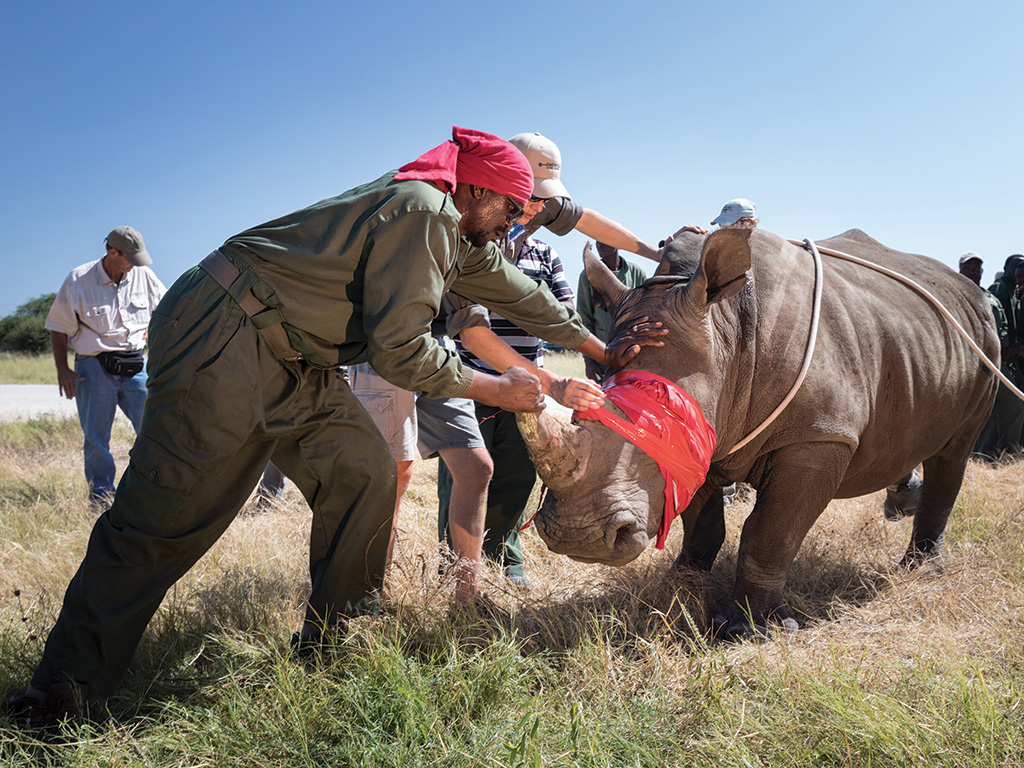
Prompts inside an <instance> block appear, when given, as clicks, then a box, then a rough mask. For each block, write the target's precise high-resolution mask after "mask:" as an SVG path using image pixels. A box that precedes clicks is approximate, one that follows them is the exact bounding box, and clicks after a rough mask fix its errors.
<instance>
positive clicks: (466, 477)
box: [441, 448, 494, 489]
mask: <svg viewBox="0 0 1024 768" xmlns="http://www.w3.org/2000/svg"><path fill="white" fill-rule="evenodd" d="M441 458H443V459H444V463H445V464H447V465H448V470H449V471H450V472H451V474H452V485H454V486H460V487H463V488H467V489H468V488H476V489H482V488H486V487H487V485H488V484H489V483H490V482H491V477H492V476H493V475H494V460H493V459H491V454H490V453H488V452H487V449H486V448H448V449H445V450H444V451H442V452H441Z"/></svg>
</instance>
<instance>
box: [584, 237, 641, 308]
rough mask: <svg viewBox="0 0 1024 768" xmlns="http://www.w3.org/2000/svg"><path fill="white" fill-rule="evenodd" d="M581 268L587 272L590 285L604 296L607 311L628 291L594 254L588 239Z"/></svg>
mask: <svg viewBox="0 0 1024 768" xmlns="http://www.w3.org/2000/svg"><path fill="white" fill-rule="evenodd" d="M583 268H584V269H585V270H586V272H587V280H588V281H589V283H590V285H591V287H592V288H593V289H594V291H595V292H596V293H599V294H600V295H601V296H602V297H603V298H604V300H605V306H606V307H607V308H608V310H609V311H611V308H612V307H614V306H615V305H616V304H618V303H619V301H621V300H622V298H623V297H624V296H625V295H626V294H627V293H629V291H630V289H629V288H627V287H626V286H625V285H623V284H622V282H621V281H620V280H619V278H617V277H616V276H615V274H614V273H613V272H612V271H611V270H610V269H608V267H606V266H605V263H604V262H603V261H601V260H600V259H599V258H597V256H595V255H594V252H593V251H592V250H591V249H590V241H589V240H588V241H587V245H586V247H585V248H584V249H583Z"/></svg>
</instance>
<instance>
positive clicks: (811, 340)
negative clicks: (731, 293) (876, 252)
mask: <svg viewBox="0 0 1024 768" xmlns="http://www.w3.org/2000/svg"><path fill="white" fill-rule="evenodd" d="M788 242H790V243H792V244H793V245H799V246H803V247H805V248H807V249H808V250H809V251H810V252H811V256H812V257H813V258H814V305H813V309H812V312H811V328H810V331H809V332H808V339H807V349H806V351H805V352H804V364H803V366H802V367H801V368H800V373H799V374H798V375H797V377H796V381H795V382H794V383H793V386H792V388H791V389H790V390H789V394H787V395H786V397H785V398H783V400H782V402H781V403H779V405H778V407H777V408H776V409H775V410H774V411H772V412H771V415H769V416H768V418H767V419H765V420H764V421H763V422H761V424H760V425H759V426H758V427H757V428H756V429H755V430H754V431H753V432H751V433H750V434H749V435H747V436H746V437H745V438H743V439H742V440H741V441H740V442H738V443H737V444H736V445H735V446H733V448H732V450H731V451H729V453H727V454H726V456H730V455H732V454H733V453H735V452H736V451H738V450H739V449H740V448H742V447H743V446H745V445H746V444H747V443H749V442H750V441H751V440H753V439H754V438H755V437H757V436H758V435H759V434H761V432H762V431H764V430H765V429H766V428H767V427H768V425H769V424H771V423H772V422H773V421H775V419H777V418H778V416H779V414H780V413H782V411H783V410H784V409H785V408H786V406H787V405H789V402H790V401H791V400H792V399H793V398H794V397H795V396H796V393H797V391H798V390H799V389H800V385H801V384H803V381H804V378H805V377H806V376H807V369H808V368H810V365H811V358H812V356H813V354H814V345H815V342H816V341H817V337H818V318H819V316H820V314H821V286H822V269H821V255H820V253H824V254H826V255H828V256H832V257H834V258H837V259H843V260H845V261H849V262H852V263H854V264H859V265H860V266H862V267H867V268H868V269H873V270H874V271H875V272H879V273H880V274H883V275H886V276H887V277H891V278H892V279H894V280H897V281H898V282H901V283H903V284H904V285H906V286H907V287H909V288H911V289H912V290H914V291H916V292H917V293H919V294H921V296H923V297H924V298H925V299H926V300H927V301H928V302H929V303H930V304H931V305H932V306H934V307H935V308H936V309H937V310H939V313H940V314H941V315H942V316H943V317H945V318H946V319H947V320H949V322H950V323H951V324H952V325H953V327H954V328H955V329H956V332H957V333H959V334H960V336H961V337H962V338H963V340H964V341H966V342H967V345H968V346H969V347H970V348H971V349H972V350H973V351H974V353H975V354H976V355H977V356H978V357H979V358H980V359H981V362H982V363H983V364H984V365H985V367H986V368H988V369H989V370H990V371H991V372H992V373H993V374H994V375H995V377H996V378H997V379H999V381H1000V382H1002V384H1003V385H1004V386H1005V387H1006V388H1007V389H1009V390H1010V391H1011V392H1012V393H1013V394H1014V395H1016V396H1017V397H1018V398H1020V399H1021V400H1024V392H1021V391H1020V390H1019V389H1017V387H1015V386H1014V385H1013V383H1012V382H1010V380H1009V379H1007V378H1006V376H1004V375H1003V372H1002V371H1000V370H999V367H998V366H997V365H996V364H995V363H993V362H992V361H991V360H989V358H988V356H986V355H985V353H984V352H982V351H981V347H979V346H978V345H977V344H976V343H975V341H974V339H972V338H971V337H970V334H968V333H967V331H966V330H965V329H964V327H963V326H962V325H960V323H959V322H958V321H957V319H956V318H955V317H953V315H952V313H950V311H949V310H948V309H946V308H945V307H944V306H943V305H942V302H941V301H939V300H938V299H937V298H935V296H933V295H932V294H931V293H930V292H929V291H928V289H926V288H925V287H924V286H922V285H920V284H918V283H916V282H914V281H913V280H911V279H910V278H909V277H907V276H906V275H901V274H900V273H899V272H894V271H893V270H891V269H887V268H886V267H883V266H881V265H880V264H875V263H874V262H872V261H868V260H866V259H862V258H859V257H857V256H852V255H850V254H849V253H843V252H842V251H834V250H832V249H830V248H824V249H821V252H820V253H819V250H818V246H817V245H815V243H814V241H813V240H810V239H805V240H804V241H803V242H802V243H800V242H797V241H796V240H789V241H788Z"/></svg>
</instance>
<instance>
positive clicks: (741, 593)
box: [714, 443, 852, 639]
mask: <svg viewBox="0 0 1024 768" xmlns="http://www.w3.org/2000/svg"><path fill="white" fill-rule="evenodd" d="M851 455H852V452H851V450H850V448H849V446H846V445H843V444H840V443H812V444H806V445H794V446H787V447H785V448H782V449H779V450H777V451H774V452H773V453H772V454H770V455H769V456H767V457H766V459H765V464H764V471H763V472H762V473H761V478H760V482H758V483H756V484H755V487H756V489H757V501H756V502H755V504H754V510H753V512H751V513H750V516H749V517H748V518H747V519H746V521H745V522H744V523H743V532H742V534H741V535H740V548H739V557H738V558H737V563H736V583H735V586H734V587H733V591H732V596H731V598H730V600H729V603H728V605H726V606H725V609H724V610H723V611H722V612H721V613H720V614H718V615H717V616H716V617H715V620H714V624H715V631H716V634H718V635H719V636H721V637H724V638H727V639H732V638H738V637H741V636H743V635H745V634H748V633H750V632H752V631H753V632H763V631H764V630H765V629H766V628H767V627H768V625H769V624H770V623H777V624H782V626H783V627H784V628H785V629H786V631H789V632H795V631H796V630H797V627H798V625H797V623H796V621H795V620H794V619H793V618H792V617H791V616H790V615H789V611H788V610H787V608H786V605H785V601H784V600H783V589H784V588H785V586H786V577H787V575H788V573H789V568H790V566H791V565H792V564H793V560H794V558H795V557H796V554H797V552H798V551H799V549H800V545H801V544H802V543H803V540H804V537H805V536H806V535H807V531H809V530H810V528H811V526H812V525H814V521H815V520H817V519H818V517H819V515H821V513H822V511H823V510H824V509H825V507H826V506H827V505H828V503H829V501H831V500H832V498H833V496H834V495H835V492H836V489H837V488H838V487H839V484H840V482H841V481H842V479H843V475H844V474H845V472H846V467H847V465H848V464H849V462H850V457H851Z"/></svg>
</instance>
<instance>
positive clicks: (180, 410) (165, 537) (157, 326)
mask: <svg viewBox="0 0 1024 768" xmlns="http://www.w3.org/2000/svg"><path fill="white" fill-rule="evenodd" d="M149 343H150V351H149V368H148V373H149V394H148V397H147V401H146V407H145V412H144V414H143V418H142V425H141V428H140V430H139V434H138V438H137V439H136V442H135V446H134V447H133V448H132V451H131V463H130V465H129V467H128V469H127V470H126V471H125V474H124V477H123V478H122V479H121V482H120V484H119V485H118V488H117V493H116V495H115V497H114V502H113V505H112V506H111V508H110V509H109V510H108V511H107V512H106V513H104V514H103V515H101V516H100V518H99V520H98V521H97V522H96V525H95V527H94V528H93V531H92V535H91V536H90V539H89V545H88V549H87V551H86V555H85V559H84V560H83V561H82V564H81V566H80V567H79V569H78V572H77V573H76V574H75V577H74V579H73V580H72V582H71V585H70V586H69V587H68V591H67V594H66V595H65V598H64V605H63V608H62V610H61V613H60V616H59V618H58V619H57V623H56V625H55V626H54V628H53V630H52V631H51V633H50V636H49V638H48V639H47V642H46V648H45V651H44V653H43V658H42V661H41V662H40V664H39V667H38V669H37V670H36V673H35V675H34V677H33V680H32V684H33V685H35V686H38V687H41V688H45V687H47V686H49V685H50V684H51V683H54V682H57V681H59V680H62V679H73V680H74V681H76V682H78V683H83V684H86V685H88V686H89V697H90V698H104V697H106V696H109V695H110V694H111V693H112V692H113V691H114V689H115V688H116V687H117V685H118V684H119V682H120V680H121V678H122V677H123V675H124V672H125V670H126V669H127V667H128V664H129V662H130V660H131V657H132V654H133V653H134V651H135V648H136V646H137V645H138V643H139V640H140V639H141V637H142V633H143V632H144V631H145V628H146V625H147V624H148V622H149V620H150V618H152V616H153V614H154V613H155V612H156V610H157V608H158V607H159V605H160V602H161V600H162V599H163V597H164V594H165V593H166V591H167V589H168V588H169V587H170V586H171V585H173V584H174V582H175V581H177V580H178V579H179V578H180V577H181V576H182V575H183V574H184V573H185V572H186V571H188V570H189V568H191V567H192V565H194V564H195V562H196V561H197V560H198V559H199V558H200V557H201V556H202V555H203V554H204V553H205V552H206V551H207V550H208V549H209V548H210V547H211V546H212V545H213V543H214V542H215V541H217V539H218V538H219V537H220V536H221V534H223V533H224V531H225V530H226V529H227V527H228V525H229V524H230V523H231V521H232V520H233V519H234V517H235V515H236V514H237V513H238V510H239V509H240V508H241V507H242V505H243V504H244V503H245V501H246V500H247V499H248V497H249V494H250V493H251V492H252V489H253V488H254V487H255V486H256V483H257V481H258V480H259V478H260V474H261V473H262V472H263V469H264V467H265V466H266V464H267V461H268V460H270V459H273V462H274V464H276V465H277V466H278V467H279V468H280V469H281V470H282V471H283V472H284V473H285V475H286V476H288V477H289V478H290V479H291V480H292V481H294V483H295V484H296V486H297V487H298V488H299V489H300V491H301V492H302V494H303V495H304V496H305V498H306V501H307V502H308V503H309V506H310V508H311V509H312V512H313V521H312V528H311V534H310V544H309V568H310V576H311V580H312V591H311V593H310V597H309V601H308V604H307V619H309V620H313V621H323V622H324V623H327V624H329V623H330V622H331V621H332V620H335V619H336V618H337V617H338V616H339V615H344V616H352V615H356V614H360V613H368V612H374V611H375V610H376V609H377V604H378V594H379V591H380V589H381V587H382V584H383V578H384V569H385V565H386V559H387V549H388V540H389V537H390V534H391V525H392V522H393V513H394V505H395V493H396V480H395V462H394V461H393V460H392V459H391V455H390V453H389V452H388V447H387V444H386V443H385V442H384V439H383V438H382V437H381V436H380V433H379V432H378V431H377V429H376V427H375V426H374V424H373V421H372V420H371V419H370V417H369V415H368V414H367V413H366V411H365V410H363V408H362V406H361V405H360V404H359V401H358V400H357V399H356V398H355V396H354V395H353V394H352V391H351V390H350V389H349V387H348V384H347V383H346V382H345V380H344V379H343V378H342V377H341V376H340V375H339V374H338V373H336V372H334V371H325V370H322V369H316V368H313V367H311V366H308V365H306V364H304V363H301V362H297V363H281V362H279V361H278V360H277V359H276V358H274V356H273V355H272V354H271V352H270V350H269V349H268V348H267V346H266V345H265V343H264V342H263V341H262V340H261V339H260V338H259V334H258V332H257V331H256V329H255V328H254V327H253V326H252V322H251V321H250V319H249V317H247V316H246V315H245V313H244V312H243V311H242V310H241V308H240V307H239V306H238V305H237V304H236V303H235V302H234V301H233V300H231V299H229V298H228V297H227V295H226V293H225V292H224V290H223V289H222V288H221V287H220V286H219V285H218V284H217V283H216V282H215V281H214V280H213V279H212V278H211V277H209V275H207V274H206V273H205V272H204V271H203V270H202V269H200V268H198V267H196V268H194V269H192V270H190V271H188V272H186V273H185V274H184V275H182V276H181V278H179V280H178V281H177V282H176V283H175V284H174V285H173V286H172V287H171V289H170V290H169V291H168V293H167V296H166V297H165V298H164V300H163V301H162V302H161V303H160V305H159V307H158V308H157V310H156V311H155V312H154V314H153V319H152V322H151V324H150V337H149Z"/></svg>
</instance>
